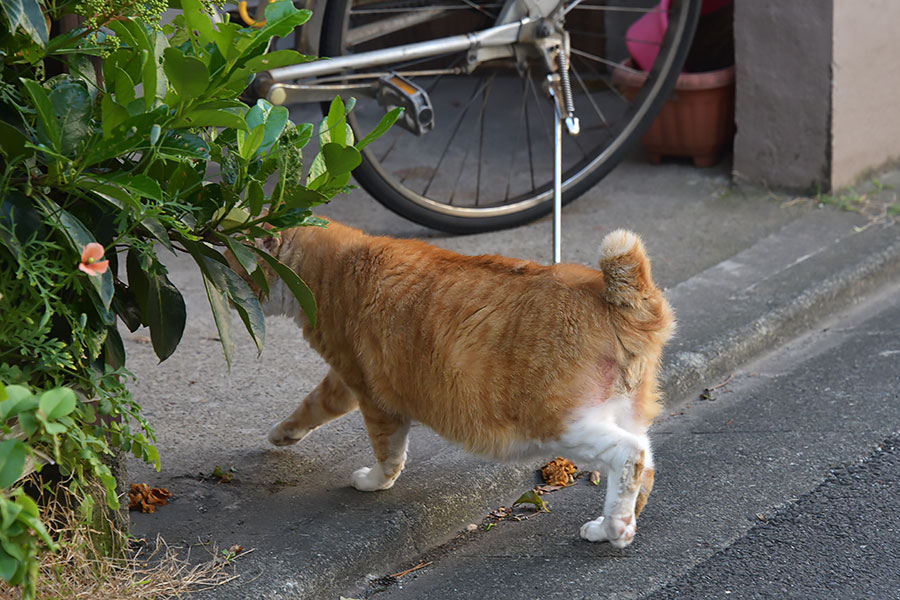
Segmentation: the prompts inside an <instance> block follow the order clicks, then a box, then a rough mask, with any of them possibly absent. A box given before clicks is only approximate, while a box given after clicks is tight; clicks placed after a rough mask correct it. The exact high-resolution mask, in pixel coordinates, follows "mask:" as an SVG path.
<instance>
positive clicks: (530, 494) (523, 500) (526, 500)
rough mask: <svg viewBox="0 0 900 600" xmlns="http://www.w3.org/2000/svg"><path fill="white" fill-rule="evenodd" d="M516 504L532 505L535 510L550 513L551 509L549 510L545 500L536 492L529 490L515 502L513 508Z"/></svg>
mask: <svg viewBox="0 0 900 600" xmlns="http://www.w3.org/2000/svg"><path fill="white" fill-rule="evenodd" d="M516 504H531V505H533V506H534V508H535V510H539V511H543V512H550V509H549V508H547V503H546V502H544V499H543V498H541V497H540V496H538V495H537V492H535V491H534V490H528V491H527V492H525V493H524V494H522V495H521V496H519V499H518V500H516V501H515V502H513V506H515V505H516Z"/></svg>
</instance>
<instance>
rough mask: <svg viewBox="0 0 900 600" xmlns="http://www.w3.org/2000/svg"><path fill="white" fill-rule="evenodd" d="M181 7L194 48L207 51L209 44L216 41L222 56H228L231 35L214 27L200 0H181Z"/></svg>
mask: <svg viewBox="0 0 900 600" xmlns="http://www.w3.org/2000/svg"><path fill="white" fill-rule="evenodd" d="M181 9H182V10H183V11H184V22H185V25H186V26H187V30H188V33H189V35H190V38H191V42H193V45H194V48H195V49H196V50H198V51H200V52H204V53H205V52H207V48H206V46H207V44H209V42H213V43H215V45H216V47H217V48H218V50H219V52H220V53H221V54H222V56H228V52H229V50H230V48H231V36H232V35H234V34H233V33H232V34H231V35H229V33H228V32H226V31H224V30H223V31H221V32H220V31H216V29H214V28H213V25H212V20H211V19H210V16H209V13H207V12H206V10H205V9H204V8H203V5H202V4H201V2H199V0H181Z"/></svg>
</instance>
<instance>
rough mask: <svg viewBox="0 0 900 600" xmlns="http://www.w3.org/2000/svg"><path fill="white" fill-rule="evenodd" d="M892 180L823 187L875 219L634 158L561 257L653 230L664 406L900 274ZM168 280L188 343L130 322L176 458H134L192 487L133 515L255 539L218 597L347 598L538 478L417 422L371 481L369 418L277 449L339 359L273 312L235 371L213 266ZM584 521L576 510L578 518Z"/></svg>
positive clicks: (354, 209)
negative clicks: (182, 305) (207, 281)
mask: <svg viewBox="0 0 900 600" xmlns="http://www.w3.org/2000/svg"><path fill="white" fill-rule="evenodd" d="M880 183H881V184H885V185H879V186H873V185H872V184H871V183H870V184H869V185H868V186H867V189H866V191H869V189H870V188H871V192H872V193H871V195H870V196H867V197H865V198H863V199H862V201H857V199H855V198H851V197H847V198H838V199H831V198H826V199H825V200H827V201H828V202H829V204H833V203H835V202H841V201H845V203H847V204H848V206H851V207H854V208H858V207H861V208H863V212H864V213H865V214H858V213H855V212H846V211H842V210H839V209H837V208H835V207H833V206H830V205H826V206H824V207H823V206H821V205H820V203H819V202H818V201H817V200H816V199H794V198H790V197H780V196H776V195H772V194H767V193H765V192H755V191H747V190H741V189H732V188H731V187H730V186H729V185H728V178H727V174H726V172H725V171H724V169H721V168H720V169H711V170H703V171H701V170H696V169H693V168H691V167H687V166H683V165H679V164H667V165H662V166H657V167H652V166H648V165H645V164H642V163H637V162H629V163H626V164H624V165H622V166H621V167H620V168H618V169H617V170H616V171H615V172H614V173H613V174H612V175H611V176H609V177H608V178H607V179H606V180H604V181H603V182H601V184H599V185H598V186H596V187H595V188H594V189H592V190H591V191H590V192H589V193H588V194H586V195H585V196H584V197H582V198H581V199H579V200H578V201H576V202H575V203H574V204H572V205H570V206H569V207H567V208H566V210H565V216H564V224H563V232H564V242H563V258H564V260H566V261H567V262H577V263H583V264H590V265H593V264H595V262H596V258H597V256H596V252H597V245H598V243H599V240H600V239H601V238H602V236H603V235H604V233H606V232H608V231H610V230H613V229H616V228H618V227H627V228H631V229H634V230H636V231H638V232H639V233H640V234H641V235H642V236H643V237H644V240H645V242H646V244H647V247H648V250H649V252H650V254H651V257H652V258H653V260H654V263H653V264H654V276H655V278H656V279H657V281H658V283H660V285H662V286H665V287H666V288H668V294H669V297H670V300H671V301H672V303H673V305H674V307H675V310H676V314H677V316H678V319H679V332H678V334H677V336H676V338H675V340H674V341H673V343H672V344H671V345H670V346H669V347H668V350H667V354H666V356H665V361H664V363H665V365H664V373H663V377H662V381H663V390H664V393H665V398H666V402H667V403H670V404H673V403H677V402H680V401H682V400H683V399H684V398H685V397H686V396H687V394H689V393H691V392H693V391H695V390H698V389H699V388H702V387H704V386H706V385H711V384H714V383H717V382H718V381H720V379H721V378H722V377H724V376H725V375H727V373H728V372H729V370H730V369H731V368H733V366H734V365H737V364H740V363H742V362H745V361H746V360H748V359H749V358H751V357H753V356H755V355H758V354H759V353H760V352H762V351H764V350H766V349H769V348H771V347H773V346H775V345H777V344H779V343H782V342H784V341H785V340H787V339H789V338H790V337H791V336H793V335H796V334H797V333H798V332H800V331H802V330H804V329H806V328H807V327H809V325H810V324H811V323H813V322H815V321H816V320H817V319H819V318H822V317H824V316H825V315H827V314H829V313H831V312H833V311H835V310H837V309H839V308H841V307H844V306H847V305H848V304H850V303H852V302H854V301H855V300H856V299H857V298H859V297H861V296H863V295H865V294H866V293H867V292H868V291H869V290H871V289H873V288H874V287H875V286H876V285H879V284H883V283H884V282H887V281H890V280H891V279H894V278H897V277H898V276H900V239H898V238H900V236H898V232H900V228H898V226H897V224H896V217H895V216H894V215H892V214H891V213H890V212H885V211H884V210H883V209H884V207H886V206H888V205H891V204H893V205H895V206H896V202H897V197H896V191H895V189H894V188H892V187H890V186H891V185H893V186H896V187H897V188H900V172H891V173H885V174H883V175H882V176H880ZM321 212H322V213H323V214H325V215H328V216H331V217H332V218H335V219H337V220H340V221H343V222H345V223H348V224H351V225H356V226H359V227H361V228H363V229H365V230H366V231H368V232H371V233H378V234H391V235H395V236H417V237H427V238H431V239H430V241H431V242H433V243H436V244H438V245H440V246H443V247H447V248H450V249H453V250H456V251H459V252H463V253H466V254H480V253H486V252H488V253H499V254H506V255H509V256H516V257H521V258H528V259H532V260H537V261H540V262H549V260H550V256H551V245H550V239H551V226H550V222H549V220H547V219H544V220H542V221H540V222H538V223H534V224H531V225H529V226H526V227H522V228H519V229H515V230H509V231H504V232H498V233H493V234H483V235H480V236H460V237H448V236H443V235H439V234H435V233H434V232H430V231H428V230H426V229H423V228H420V227H418V226H416V225H414V224H411V223H408V222H406V221H403V220H402V219H400V218H398V217H395V216H393V215H392V214H390V213H388V212H387V211H385V210H384V209H383V208H381V207H380V206H379V205H378V204H377V203H375V202H374V201H373V200H371V199H370V198H368V197H367V196H366V195H365V194H364V193H362V192H361V191H360V192H355V193H353V194H350V195H348V196H342V197H340V198H338V199H336V200H335V201H333V202H332V204H331V205H329V206H327V207H324V209H323V210H322V211H321ZM171 278H172V279H173V281H174V282H175V283H176V285H178V287H179V288H180V289H181V290H182V292H183V293H184V294H185V300H186V303H187V308H188V325H187V330H186V331H185V337H184V340H183V341H182V344H181V346H180V347H179V349H178V351H177V352H176V353H175V354H174V355H173V356H172V357H171V358H170V359H169V360H168V361H166V362H165V363H163V364H161V365H157V361H156V359H155V357H154V355H153V352H152V349H151V347H150V344H149V336H148V334H147V332H146V331H138V332H137V333H135V334H132V335H129V334H127V332H124V333H123V337H124V338H125V344H126V350H127V352H128V367H129V368H130V369H131V370H132V371H133V372H134V373H135V375H136V376H137V381H136V382H135V383H134V384H133V386H132V389H133V391H134V395H135V399H136V400H137V401H138V402H139V403H141V405H142V406H143V407H144V409H145V414H146V416H147V418H148V419H149V420H150V422H151V423H153V424H154V426H155V427H156V430H157V435H158V439H159V441H158V447H159V450H160V455H161V457H162V461H163V470H162V472H161V473H155V472H153V471H152V470H151V469H149V468H147V467H146V466H144V465H142V464H139V463H137V462H132V463H130V464H129V469H130V477H131V481H132V482H138V481H145V482H148V483H151V484H152V485H155V486H163V487H167V488H168V489H170V490H171V491H172V492H173V493H174V495H175V497H174V499H173V501H172V502H171V503H170V504H169V505H168V506H166V507H164V508H162V509H160V510H159V511H158V512H157V513H156V514H153V515H141V514H136V513H133V514H132V517H133V519H132V520H133V533H134V534H135V535H137V536H143V537H148V538H152V537H155V535H156V534H157V533H160V534H162V535H163V536H164V537H165V539H166V540H167V541H168V542H169V543H170V544H176V545H177V544H184V545H188V546H190V545H196V544H200V543H203V544H205V543H208V542H211V543H213V544H215V545H217V546H218V547H219V548H227V547H229V546H231V545H232V544H240V545H241V546H243V547H244V548H245V549H251V548H252V549H254V552H253V553H252V554H249V555H247V556H246V557H243V558H239V559H238V560H237V569H238V572H239V573H240V575H241V577H240V578H239V579H238V580H237V581H235V582H232V583H230V584H228V585H227V586H224V587H222V588H218V589H216V590H214V591H212V592H209V593H207V594H204V595H203V596H204V597H210V598H235V599H237V598H333V599H337V597H338V593H339V592H341V591H345V590H349V589H353V588H354V587H356V586H357V585H358V584H360V582H362V581H364V580H365V578H366V577H367V576H370V575H371V576H379V575H384V574H386V573H388V572H392V571H390V569H391V568H393V567H394V566H396V565H404V561H408V560H409V559H411V558H412V557H413V556H416V555H417V554H419V553H420V552H422V551H424V550H427V549H428V548H431V547H434V546H436V545H438V544H440V543H441V542H443V541H445V540H447V539H448V538H449V537H451V536H452V535H454V534H455V533H456V532H458V531H459V530H460V529H462V528H464V527H465V526H466V524H468V523H472V522H478V521H480V519H481V518H482V517H483V516H484V515H485V514H487V513H488V512H490V511H491V510H493V509H494V508H496V507H497V506H498V505H508V504H509V503H510V502H511V501H512V500H514V499H515V498H516V497H517V496H518V495H519V494H521V492H523V491H524V490H526V489H528V488H529V487H530V486H531V485H532V482H533V480H534V479H533V477H534V475H533V473H532V472H533V470H534V468H535V466H536V465H535V464H527V465H498V464H494V463H491V462H487V461H483V460H481V459H479V458H477V457H473V456H470V455H467V454H465V453H464V452H462V451H461V450H460V449H459V448H457V447H455V446H452V445H450V444H448V443H446V442H444V441H443V440H441V439H440V438H438V437H437V436H435V435H434V434H433V433H431V432H430V431H429V430H428V429H427V428H424V427H421V426H417V427H414V428H413V431H412V434H411V442H410V460H409V462H408V464H407V468H406V471H405V472H404V474H403V476H402V477H401V478H400V480H398V482H397V485H396V486H395V487H394V488H392V489H391V490H388V491H385V492H380V493H377V494H362V493H360V492H357V491H356V490H354V489H352V488H351V487H350V486H349V476H350V473H351V472H352V471H353V470H355V469H357V468H359V467H360V466H364V465H368V464H370V463H371V460H372V457H371V450H370V448H369V444H368V439H367V437H366V434H365V431H364V428H363V425H362V421H361V419H360V418H359V415H358V414H352V415H348V416H347V417H344V418H343V419H340V420H339V421H337V422H335V423H332V424H330V425H328V426H325V427H323V428H321V429H320V430H318V431H316V432H314V433H313V434H311V435H310V436H309V438H307V439H306V440H304V442H302V443H301V444H299V445H297V446H292V447H288V448H286V449H277V448H274V447H272V446H270V445H269V444H268V443H267V442H266V440H265V433H266V431H267V429H268V428H269V427H270V426H271V425H272V424H273V423H275V422H277V421H278V420H280V419H281V418H283V417H284V416H286V415H287V414H288V413H289V412H290V411H292V410H293V408H294V407H295V405H296V403H297V402H298V401H299V400H300V399H301V398H302V397H303V396H304V395H305V394H306V393H307V392H309V391H310V390H311V389H312V388H313V387H314V386H315V385H316V384H317V383H318V381H319V380H320V379H321V377H322V376H323V375H324V373H325V370H326V369H325V366H324V363H322V361H321V360H320V359H319V358H318V357H317V356H316V355H315V354H314V353H313V352H312V351H311V350H309V348H308V347H307V346H306V344H305V343H304V342H303V340H302V339H301V337H300V333H299V331H298V330H296V329H295V328H294V326H293V324H291V323H289V322H288V321H287V320H285V319H273V320H270V321H269V324H268V328H269V329H268V339H267V342H266V349H265V350H264V352H263V354H262V357H261V358H260V359H259V360H258V359H257V358H256V354H255V349H254V347H253V344H252V342H251V341H250V339H249V337H248V336H246V335H243V336H241V337H240V338H239V347H238V348H237V349H236V352H235V358H234V363H233V365H232V369H231V373H230V374H229V373H228V372H227V370H226V366H225V361H224V358H223V357H222V351H221V347H220V346H219V342H218V340H217V337H216V336H217V333H216V330H215V326H214V325H213V321H212V317H211V315H210V313H209V309H208V307H207V306H206V296H205V293H204V291H203V287H202V282H201V280H200V277H199V275H198V274H197V273H195V272H193V270H192V267H191V263H190V261H183V260H180V259H178V260H174V261H173V262H172V263H171ZM548 458H552V457H548ZM216 466H218V467H220V468H221V469H223V470H229V469H233V473H234V479H233V480H232V481H231V482H229V483H219V482H217V481H216V480H215V479H212V478H209V477H208V476H209V475H210V474H211V473H212V471H213V470H214V468H215V467H216ZM651 502H652V499H651ZM583 520H584V519H581V520H578V521H575V522H572V523H571V524H570V528H571V530H572V532H574V531H577V527H578V526H579V525H580V524H581V522H582V521H583ZM568 533H571V532H568ZM197 552H198V551H195V554H196V553H197ZM199 553H200V554H203V550H202V549H201V550H199ZM406 566H408V565H406ZM401 568H403V567H402V566H401ZM396 570H399V569H396Z"/></svg>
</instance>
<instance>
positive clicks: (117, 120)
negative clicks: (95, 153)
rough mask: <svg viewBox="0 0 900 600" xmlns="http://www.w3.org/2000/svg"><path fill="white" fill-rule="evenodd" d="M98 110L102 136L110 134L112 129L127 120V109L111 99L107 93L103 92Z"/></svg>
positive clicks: (105, 136) (109, 135) (106, 137)
mask: <svg viewBox="0 0 900 600" xmlns="http://www.w3.org/2000/svg"><path fill="white" fill-rule="evenodd" d="M100 112H101V115H102V117H103V122H102V124H101V125H102V128H103V138H104V139H108V138H110V137H111V136H112V134H113V130H115V129H116V128H117V127H118V126H119V125H121V124H122V123H124V122H125V121H127V120H128V117H129V115H128V109H127V108H125V107H124V106H122V105H121V104H117V103H116V102H114V101H113V99H112V97H111V96H110V95H109V94H105V95H104V96H103V99H101V100H100Z"/></svg>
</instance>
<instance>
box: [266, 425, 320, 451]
mask: <svg viewBox="0 0 900 600" xmlns="http://www.w3.org/2000/svg"><path fill="white" fill-rule="evenodd" d="M310 431H312V430H311V429H300V430H297V431H294V430H284V429H282V428H281V423H279V424H278V425H276V426H275V427H273V428H272V429H270V430H269V435H268V436H267V437H268V438H269V442H271V443H272V444H274V445H276V446H290V445H291V444H296V443H297V442H299V441H300V440H302V439H303V438H305V437H306V436H308V435H309V433H310Z"/></svg>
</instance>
